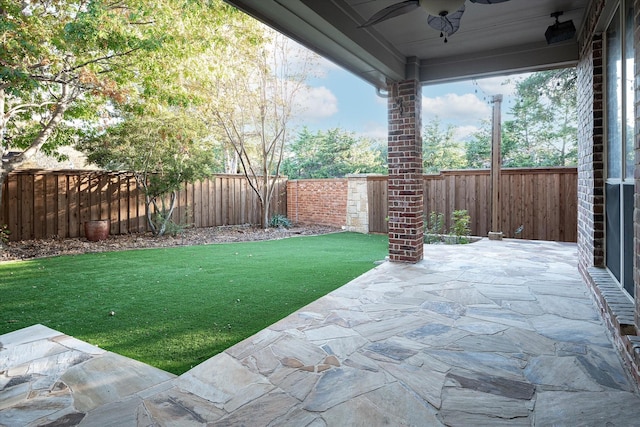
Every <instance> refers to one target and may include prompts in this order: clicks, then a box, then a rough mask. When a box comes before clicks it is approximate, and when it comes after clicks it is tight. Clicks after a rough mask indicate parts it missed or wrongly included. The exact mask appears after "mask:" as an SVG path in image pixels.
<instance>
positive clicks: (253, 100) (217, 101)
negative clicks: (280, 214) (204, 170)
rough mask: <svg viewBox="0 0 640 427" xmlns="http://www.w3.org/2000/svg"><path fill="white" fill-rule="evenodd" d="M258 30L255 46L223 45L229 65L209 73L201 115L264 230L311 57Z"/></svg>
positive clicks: (309, 71)
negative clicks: (235, 168)
mask: <svg viewBox="0 0 640 427" xmlns="http://www.w3.org/2000/svg"><path fill="white" fill-rule="evenodd" d="M263 28H264V27H263ZM263 31H264V33H263V34H264V37H263V38H262V39H261V40H260V43H257V44H254V45H244V44H239V45H227V46H226V50H225V52H226V55H228V56H229V57H233V58H234V59H235V61H234V62H233V63H230V62H226V63H224V64H222V65H223V66H224V69H218V70H216V72H214V73H212V76H213V77H212V78H213V81H212V83H211V84H210V85H209V86H208V89H209V97H210V102H209V104H208V106H207V107H208V108H207V109H203V116H204V117H206V120H207V121H208V122H209V123H211V124H212V125H213V126H215V127H216V129H217V132H218V135H220V138H221V139H222V140H223V141H224V143H225V144H228V145H227V147H231V148H232V149H233V151H234V152H235V155H236V156H237V160H238V161H239V164H240V169H241V170H242V173H243V174H244V175H245V177H246V178H247V180H248V182H249V185H250V187H251V189H252V190H253V191H254V192H255V194H256V195H257V197H258V200H259V202H260V208H261V218H262V220H261V222H262V224H261V225H262V226H263V227H264V228H267V227H268V225H269V210H270V204H271V199H272V196H273V192H274V191H275V188H276V186H275V184H276V182H277V179H278V176H279V174H280V166H281V164H282V159H283V154H284V147H285V144H286V142H287V140H288V138H289V131H290V129H291V127H292V119H293V112H294V107H296V100H297V97H298V96H300V94H301V92H302V91H303V90H304V89H305V87H306V86H305V82H306V81H307V79H308V77H309V76H310V74H311V72H312V70H313V68H314V64H315V60H316V56H315V55H314V54H312V53H311V52H309V51H306V50H300V49H297V48H296V47H295V46H294V45H293V44H292V42H291V41H290V40H288V39H287V38H286V37H284V36H283V35H281V34H278V33H275V32H274V31H271V30H268V29H267V28H264V30H263Z"/></svg>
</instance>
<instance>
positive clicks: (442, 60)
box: [225, 0, 590, 90]
mask: <svg viewBox="0 0 640 427" xmlns="http://www.w3.org/2000/svg"><path fill="white" fill-rule="evenodd" d="M225 1H226V2H227V3H230V4H232V5H234V6H236V7H237V8H239V9H241V10H243V11H245V12H247V13H248V14H250V15H252V16H254V17H255V18H257V19H259V20H260V21H262V22H264V23H266V24H268V25H270V26H272V27H274V28H275V29H276V30H278V31H280V32H282V33H284V34H286V35H288V36H289V37H291V38H293V39H294V40H297V41H298V42H300V43H301V44H302V45H304V46H306V47H308V48H310V49H312V50H314V51H316V52H317V53H319V54H320V55H322V56H324V57H326V58H327V59H329V60H331V61H333V62H335V63H336V64H338V65H340V66H342V67H344V68H345V69H347V70H349V71H351V72H353V73H354V74H356V75H358V76H360V77H361V78H363V79H364V80H366V81H368V82H370V83H371V84H372V85H374V86H375V87H377V88H380V89H383V90H384V89H386V87H387V83H388V82H389V81H401V80H406V79H409V78H416V77H417V78H418V79H419V81H420V82H422V83H423V84H432V83H441V82H450V81H456V80H466V79H471V78H479V77H488V76H494V75H505V74H512V73H517V72H525V71H535V70H542V69H549V68H558V67H566V66H572V65H575V64H576V62H577V60H578V44H577V41H576V38H577V37H574V38H573V39H571V40H568V41H564V42H559V43H554V44H551V45H549V44H547V42H546V39H545V31H546V29H547V27H548V26H550V25H551V24H553V23H554V19H553V18H551V16H550V15H551V14H552V13H553V12H558V11H562V12H564V14H563V15H562V16H561V17H560V21H561V22H564V21H567V20H572V21H573V23H574V25H575V27H576V29H577V34H578V35H579V34H580V31H581V29H582V28H583V23H584V20H585V12H586V8H587V6H588V4H589V2H590V0H510V1H506V2H504V3H497V4H488V5H487V4H477V3H472V2H470V1H469V0H467V1H466V3H465V6H466V10H465V12H464V15H463V16H462V21H461V25H460V29H459V30H458V32H456V33H455V34H453V35H452V36H451V37H449V40H448V42H447V43H444V41H443V38H441V37H440V32H439V31H437V30H434V29H433V28H431V27H429V26H428V25H427V16H428V14H427V12H426V11H425V10H423V9H422V8H418V9H415V10H413V11H411V12H410V13H408V14H404V15H402V16H398V17H395V18H392V19H389V20H387V21H384V22H381V23H379V24H376V25H374V26H371V27H366V28H360V25H361V24H363V23H364V22H365V21H366V20H367V19H369V18H370V17H371V16H372V15H373V14H374V13H376V12H377V11H379V10H381V9H383V8H385V7H387V6H390V5H392V4H395V3H398V2H400V1H402V0H225ZM416 74H417V75H416Z"/></svg>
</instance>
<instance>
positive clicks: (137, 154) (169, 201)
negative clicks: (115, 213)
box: [80, 110, 215, 236]
mask: <svg viewBox="0 0 640 427" xmlns="http://www.w3.org/2000/svg"><path fill="white" fill-rule="evenodd" d="M208 134H209V131H208V129H207V128H206V127H205V126H204V124H203V123H202V122H201V121H200V120H197V119H194V118H193V115H191V114H188V113H187V112H183V111H180V110H178V112H177V113H176V112H172V111H164V112H159V113H157V114H155V115H151V114H149V113H148V112H147V113H146V114H145V115H144V116H133V115H129V116H128V117H125V119H124V120H123V121H122V122H121V123H119V124H117V125H114V126H111V127H109V128H108V129H107V130H106V132H105V133H104V134H100V135H97V136H95V137H94V138H90V139H86V140H84V141H83V142H82V143H81V144H80V148H82V149H83V150H84V151H86V152H88V153H89V155H88V160H89V161H91V162H93V163H95V164H97V165H98V166H101V167H103V168H105V169H111V170H131V171H134V172H135V177H136V182H137V185H138V187H139V188H141V189H142V190H143V192H144V195H145V207H146V215H147V222H148V224H149V226H150V228H151V231H152V232H153V234H154V235H155V236H161V235H163V234H164V233H165V232H166V231H167V228H168V226H169V225H170V224H171V223H172V214H173V211H174V209H175V205H176V197H177V192H178V190H179V189H180V187H181V185H182V184H183V183H184V182H193V181H195V180H197V179H200V178H203V177H204V176H206V175H209V174H210V173H211V171H212V169H214V168H215V159H214V156H213V152H212V150H211V145H210V144H209V143H208V142H207V141H206V139H207V136H208Z"/></svg>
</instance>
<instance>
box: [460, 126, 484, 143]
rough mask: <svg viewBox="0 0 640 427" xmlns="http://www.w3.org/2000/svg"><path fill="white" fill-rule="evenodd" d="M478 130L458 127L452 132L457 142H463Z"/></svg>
mask: <svg viewBox="0 0 640 427" xmlns="http://www.w3.org/2000/svg"><path fill="white" fill-rule="evenodd" d="M478 130H480V128H479V127H478V126H471V125H469V126H458V127H456V129H455V131H454V137H455V139H456V140H457V141H464V140H466V139H469V137H470V136H471V135H473V134H474V133H476V132H477V131H478Z"/></svg>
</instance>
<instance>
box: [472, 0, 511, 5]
mask: <svg viewBox="0 0 640 427" xmlns="http://www.w3.org/2000/svg"><path fill="white" fill-rule="evenodd" d="M469 1H470V2H471V3H480V4H494V3H504V2H505V1H509V0H469Z"/></svg>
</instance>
